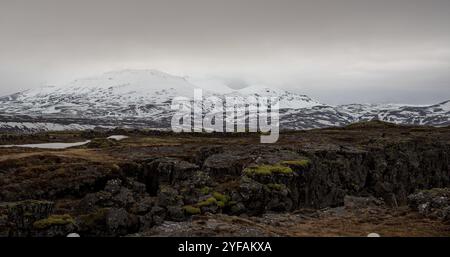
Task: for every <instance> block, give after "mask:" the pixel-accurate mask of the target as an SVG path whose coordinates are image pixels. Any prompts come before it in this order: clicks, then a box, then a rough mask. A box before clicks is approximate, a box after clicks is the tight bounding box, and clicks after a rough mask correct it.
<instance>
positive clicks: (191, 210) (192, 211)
mask: <svg viewBox="0 0 450 257" xmlns="http://www.w3.org/2000/svg"><path fill="white" fill-rule="evenodd" d="M183 210H184V212H185V213H186V214H189V215H196V214H200V213H201V211H200V208H198V207H194V206H192V205H186V206H184V207H183Z"/></svg>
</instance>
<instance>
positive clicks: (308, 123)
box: [0, 69, 450, 131]
mask: <svg viewBox="0 0 450 257" xmlns="http://www.w3.org/2000/svg"><path fill="white" fill-rule="evenodd" d="M195 88H201V87H199V86H198V85H195V84H194V83H192V82H190V80H189V79H187V78H186V77H179V76H174V75H171V74H168V73H165V72H161V71H158V70H154V69H151V70H130V69H127V70H119V71H111V72H106V73H103V74H101V75H99V76H91V77H87V78H82V79H77V80H74V81H72V82H70V83H68V84H65V85H62V86H47V87H42V88H38V89H32V90H26V91H22V92H18V93H15V94H11V95H7V96H3V97H0V130H14V129H15V128H17V130H21V129H27V128H30V130H32V131H33V130H45V127H46V126H45V125H42V126H31V125H30V124H32V123H33V122H35V123H36V122H38V121H36V119H38V120H39V121H40V122H41V123H43V124H46V123H48V121H50V120H51V121H52V122H56V124H66V125H70V126H69V128H74V127H75V128H83V126H82V125H85V127H86V128H92V127H93V126H94V125H98V126H104V127H117V126H126V127H139V128H142V127H148V128H164V129H167V128H169V127H170V118H171V116H172V115H173V111H172V110H171V109H170V102H171V101H172V99H173V98H174V97H177V96H184V97H189V98H192V97H193V92H194V89H195ZM203 96H204V97H208V96H217V97H219V98H222V99H224V98H225V97H238V98H239V97H240V98H245V97H247V96H266V97H275V98H276V99H278V101H279V103H280V125H281V128H282V129H311V128H322V127H332V126H344V125H348V124H351V123H354V122H358V121H368V120H374V119H375V120H382V121H387V122H392V123H396V124H413V125H431V126H447V125H450V121H449V117H450V100H448V101H444V102H441V103H437V104H432V105H420V106H414V105H399V104H378V105H377V104H348V105H337V106H332V105H327V104H323V103H320V102H319V101H316V100H314V99H312V98H310V97H309V96H307V95H302V94H296V93H292V92H289V91H286V90H283V89H279V88H270V87H266V86H262V85H251V86H249V87H246V88H242V89H231V88H229V89H225V90H224V89H223V88H222V89H221V90H218V91H216V92H214V91H213V88H212V87H207V89H203ZM19 116H20V117H21V119H18V118H14V117H19ZM27 117H28V118H27ZM67 121H74V122H76V123H73V124H71V123H68V122H67ZM21 122H22V125H21ZM25 123H26V124H27V125H23V124H25ZM80 123H82V124H80ZM36 127H38V129H36ZM48 127H49V129H54V128H55V127H58V126H54V125H51V126H50V125H49V126H48ZM64 129H66V128H65V126H61V130H64Z"/></svg>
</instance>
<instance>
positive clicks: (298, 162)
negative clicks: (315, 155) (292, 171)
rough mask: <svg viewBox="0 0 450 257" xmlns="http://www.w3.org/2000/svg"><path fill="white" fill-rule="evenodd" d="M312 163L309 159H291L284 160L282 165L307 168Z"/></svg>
mask: <svg viewBox="0 0 450 257" xmlns="http://www.w3.org/2000/svg"><path fill="white" fill-rule="evenodd" d="M309 164H310V161H309V160H307V159H302V160H290V161H282V162H281V165H285V166H289V167H301V168H306V167H308V166H309Z"/></svg>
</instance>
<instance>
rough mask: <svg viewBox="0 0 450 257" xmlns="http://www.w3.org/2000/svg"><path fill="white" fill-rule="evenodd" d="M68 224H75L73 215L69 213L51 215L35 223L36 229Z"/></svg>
mask: <svg viewBox="0 0 450 257" xmlns="http://www.w3.org/2000/svg"><path fill="white" fill-rule="evenodd" d="M67 224H75V221H74V220H73V218H72V216H70V215H69V214H64V215H51V216H49V217H48V218H46V219H42V220H38V221H36V222H34V223H33V227H34V228H35V229H46V228H49V227H51V226H63V225H67Z"/></svg>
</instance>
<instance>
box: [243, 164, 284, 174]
mask: <svg viewBox="0 0 450 257" xmlns="http://www.w3.org/2000/svg"><path fill="white" fill-rule="evenodd" d="M292 172H293V171H292V169H291V168H290V167H287V166H283V165H281V164H274V165H267V164H265V165H259V166H251V167H248V168H246V169H244V174H246V175H271V174H291V173H292Z"/></svg>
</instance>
